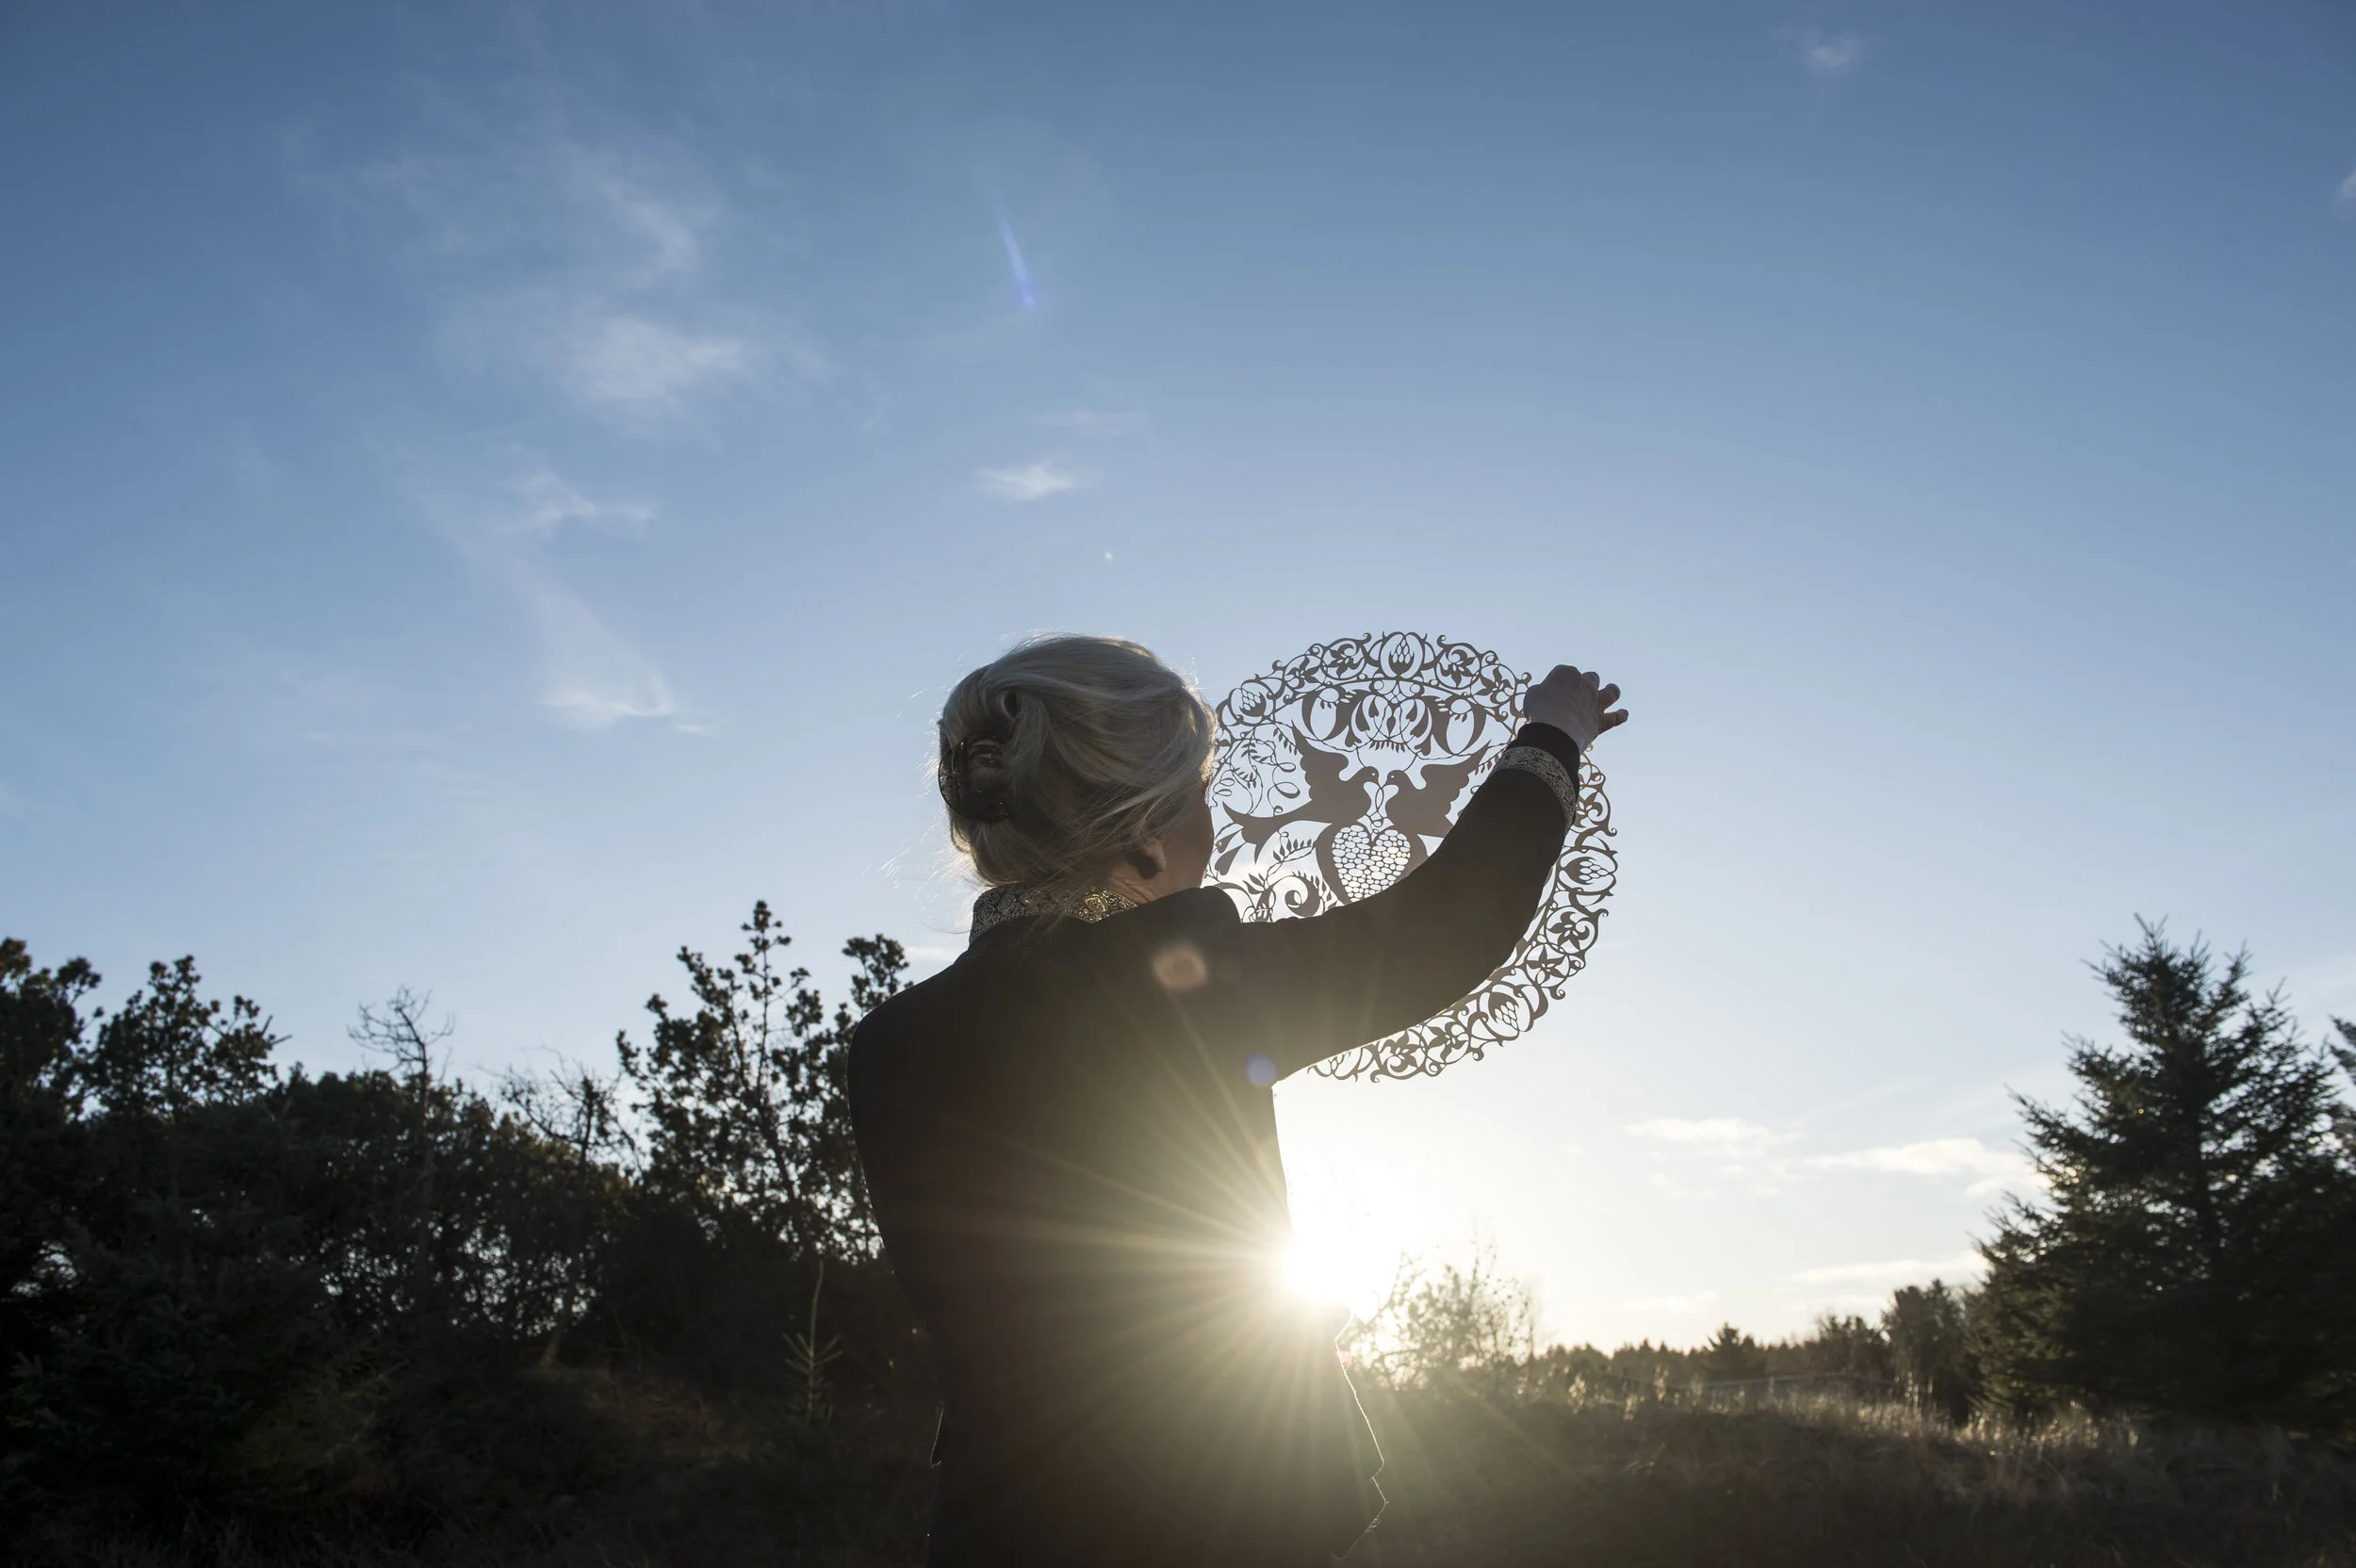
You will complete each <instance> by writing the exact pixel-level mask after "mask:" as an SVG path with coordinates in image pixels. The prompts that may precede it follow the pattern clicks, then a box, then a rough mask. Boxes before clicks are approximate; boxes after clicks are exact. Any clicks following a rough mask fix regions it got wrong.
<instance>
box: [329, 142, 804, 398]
mask: <svg viewBox="0 0 2356 1568" xmlns="http://www.w3.org/2000/svg"><path fill="white" fill-rule="evenodd" d="M290 161H291V163H292V165H293V168H294V172H295V177H296V179H297V181H298V183H299V184H301V185H302V186H303V188H305V189H306V190H308V191H310V192H311V193H313V194H314V196H315V197H317V198H318V199H319V201H320V202H321V203H322V204H324V205H325V206H326V207H328V208H329V210H331V211H332V212H333V213H335V215H336V216H337V217H338V218H339V219H340V220H341V221H344V222H346V223H347V224H350V225H352V226H354V227H356V228H357V229H358V231H359V232H360V235H361V237H363V238H364V239H365V240H367V241H368V242H371V243H373V244H375V245H376V246H377V247H378V248H379V249H380V250H381V251H383V252H384V253H385V254H387V255H388V256H390V257H391V258H392V259H393V260H394V261H395V262H396V263H397V264H398V265H400V266H401V267H402V268H403V269H404V270H406V271H407V272H408V273H409V274H410V276H411V277H412V278H413V279H414V280H415V282H416V283H417V286H418V287H419V288H420V290H421V291H422V292H423V293H424V294H425V296H426V298H427V301H428V303H429V307H430V308H431V310H432V312H433V315H434V322H435V327H434V342H435V345H436V347H437V348H438V349H439V350H440V351H441V352H442V354H443V356H444V358H445V360H446V362H447V363H449V364H450V365H451V366H453V367H454V368H458V369H460V370H463V371H465V372H466V373H469V374H480V375H485V376H493V377H499V378H504V379H511V380H519V381H521V382H524V383H528V384H537V385H539V386H542V387H545V388H548V389H552V390H554V391H555V392H557V393H559V394H561V395H562V396H564V398H565V399H567V400H570V401H571V402H572V403H573V404H574V405H575V406H577V407H579V408H580V409H581V410H583V411H586V412H589V413H592V414H595V415H597V416H598V417H601V418H603V419H605V420H607V421H608V422H617V423H623V424H635V425H662V424H663V423H665V422H667V421H670V420H672V419H674V418H676V417H678V416H679V414H681V413H682V412H684V411H685V410H686V409H687V408H688V407H689V405H690V404H691V403H692V402H694V401H695V400H699V399H701V398H704V397H706V396H708V395H710V394H712V393H715V392H719V391H722V390H724V389H726V388H728V387H729V386H732V385H744V384H755V383H761V382H765V381H777V380H779V379H782V380H783V381H785V382H790V383H795V384H810V383H816V382H823V381H825V380H826V378H827V376H828V375H829V373H830V367H829V364H828V361H827V358H826V355H825V354H824V353H823V352H822V351H819V350H818V348H817V347H816V345H815V344H814V343H812V342H811V340H810V338H809V336H808V335H807V334H805V333H804V332H802V331H801V330H800V329H799V328H797V327H795V326H794V325H793V324H792V323H790V322H788V321H786V320H784V319H781V318H780V317H779V316H778V314H777V312H776V311H775V310H770V309H755V308H751V307H748V306H746V305H744V304H743V303H740V302H732V301H730V300H728V299H727V298H725V297H723V296H722V294H721V293H720V292H719V290H718V289H717V288H716V287H715V286H714V283H713V280H712V275H711V271H712V270H711V267H710V265H709V261H710V256H711V254H712V251H713V248H714V246H715V244H716V243H717V242H718V241H719V240H720V239H722V238H723V237H726V236H728V234H729V233H730V232H731V231H732V230H734V229H735V228H738V227H740V226H742V225H741V220H740V218H739V215H738V213H737V210H736V208H735V206H734V205H733V204H731V203H730V202H729V201H728V200H727V198H726V196H725V194H724V193H723V192H722V190H721V189H720V188H719V185H718V184H717V182H715V181H714V180H712V178H710V177H709V176H708V175H707V174H706V172H705V171H704V170H703V168H702V167H701V166H700V165H699V164H697V163H696V162H695V160H694V159H693V158H691V157H689V156H688V155H686V154H684V153H683V152H682V151H680V150H679V148H677V147H676V146H673V145H669V144H667V143H664V142H663V141H660V140H658V139H651V138H647V137H645V136H621V135H615V136H613V137H610V138H608V139H605V140H603V141H599V140H596V139H590V138H587V137H585V136H581V135H577V134H575V133H573V132H571V131H570V130H555V129H550V128H548V127H545V126H535V125H532V124H520V125H517V124H509V125H500V126H488V125H482V124H474V123H457V122H450V121H448V120H444V121H441V122H435V123H434V124H432V125H430V126H426V127H421V128H420V129H418V130H417V132H415V133H414V134H413V135H412V136H411V137H410V138H409V139H408V140H407V142H406V144H404V145H402V146H401V147H400V148H399V149H398V150H397V151H394V152H391V153H389V154H384V155H378V156H376V157H373V158H364V159H357V160H349V161H343V162H338V161H335V160H333V159H329V158H326V157H323V156H320V155H317V154H316V153H315V152H313V151H312V150H310V149H308V148H304V147H299V148H297V149H295V150H294V151H293V152H292V153H291V154H290Z"/></svg>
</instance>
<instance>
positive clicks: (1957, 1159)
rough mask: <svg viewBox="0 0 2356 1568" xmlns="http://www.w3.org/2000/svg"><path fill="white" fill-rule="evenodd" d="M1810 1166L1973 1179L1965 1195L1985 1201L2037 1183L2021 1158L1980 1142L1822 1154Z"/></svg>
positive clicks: (1959, 1140)
mask: <svg viewBox="0 0 2356 1568" xmlns="http://www.w3.org/2000/svg"><path fill="white" fill-rule="evenodd" d="M1808 1164H1810V1165H1812V1166H1814V1167H1816V1168H1818V1169H1820V1170H1874V1171H1888V1172H1890V1173H1893V1174H1898V1175H1905V1176H1933V1177H1940V1176H1944V1177H1954V1176H1969V1177H1971V1178H1972V1184H1971V1185H1969V1186H1967V1187H1965V1188H1964V1191H1965V1192H1966V1193H1967V1194H1969V1195H1970V1196H1972V1197H1974V1198H1978V1197H1985V1196H1987V1195H1988V1194H1991V1193H1997V1192H2001V1191H2003V1190H2004V1188H2006V1187H2007V1186H2011V1185H2013V1184H2026V1183H2029V1182H2033V1181H2034V1180H2035V1179H2036V1171H2035V1169H2034V1168H2032V1167H2031V1166H2030V1164H2029V1162H2028V1161H2027V1160H2026V1159H2025V1158H2023V1157H2022V1156H2021V1154H2019V1153H2017V1152H2014V1151H2012V1150H2008V1149H1990V1148H1988V1146H1987V1145H1986V1144H1984V1143H1982V1142H1981V1141H1980V1140H1979V1139H1977V1138H1930V1139H1926V1140H1925V1141H1923V1142H1921V1143H1902V1144H1893V1145H1890V1146H1889V1147H1886V1148H1881V1149H1860V1150H1857V1151H1855V1152H1851V1153H1846V1154H1819V1155H1817V1156H1815V1157H1814V1158H1812V1159H1810V1160H1809V1161H1808Z"/></svg>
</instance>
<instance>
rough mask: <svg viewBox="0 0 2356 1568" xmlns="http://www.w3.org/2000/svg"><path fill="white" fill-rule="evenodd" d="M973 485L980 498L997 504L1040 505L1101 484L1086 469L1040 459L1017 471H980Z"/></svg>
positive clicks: (1049, 459)
mask: <svg viewBox="0 0 2356 1568" xmlns="http://www.w3.org/2000/svg"><path fill="white" fill-rule="evenodd" d="M973 482H974V484H975V486H976V487H977V488H978V489H980V491H981V492H982V494H984V495H986V496H995V497H997V498H999V499H1001V500H1009V501H1042V500H1045V499H1046V498H1048V497H1050V496H1060V495H1063V494H1065V493H1067V492H1069V491H1072V490H1092V489H1094V488H1095V487H1096V486H1097V484H1098V483H1099V482H1101V480H1100V477H1099V476H1098V475H1097V474H1095V473H1093V472H1091V471H1090V470H1088V469H1086V468H1073V467H1071V466H1067V465H1065V464H1062V463H1058V462H1056V461H1055V460H1054V459H1053V458H1042V459H1041V460H1040V461H1039V462H1037V463H1026V464H1024V465H1023V466H1022V467H1020V468H984V469H983V470H982V471H981V472H980V473H978V474H976V475H974V476H973Z"/></svg>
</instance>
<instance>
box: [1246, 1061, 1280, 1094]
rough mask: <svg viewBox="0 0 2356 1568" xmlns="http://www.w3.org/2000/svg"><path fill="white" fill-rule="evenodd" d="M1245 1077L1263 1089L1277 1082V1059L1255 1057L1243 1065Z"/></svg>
mask: <svg viewBox="0 0 2356 1568" xmlns="http://www.w3.org/2000/svg"><path fill="white" fill-rule="evenodd" d="M1243 1075H1244V1076H1245V1077H1247V1078H1249V1079H1251V1080H1252V1082H1253V1083H1255V1084H1257V1085H1259V1086H1261V1087H1262V1088H1266V1087H1268V1086H1269V1085H1270V1084H1273V1083H1274V1082H1276V1062H1275V1059H1274V1058H1273V1057H1269V1056H1254V1057H1252V1060H1250V1061H1248V1062H1246V1063H1244V1064H1243Z"/></svg>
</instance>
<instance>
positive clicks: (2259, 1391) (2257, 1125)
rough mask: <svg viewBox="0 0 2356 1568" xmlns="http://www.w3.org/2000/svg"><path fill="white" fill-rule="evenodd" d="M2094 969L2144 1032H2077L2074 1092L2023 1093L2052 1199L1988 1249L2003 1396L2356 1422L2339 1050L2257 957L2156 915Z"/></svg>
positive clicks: (2004, 1229)
mask: <svg viewBox="0 0 2356 1568" xmlns="http://www.w3.org/2000/svg"><path fill="white" fill-rule="evenodd" d="M2095 967H2096V972H2097V973H2099V974H2100V975H2101V977H2102V981H2103V983H2104V984H2105V985H2107V986H2108V987H2109V988H2110V989H2111V991H2112V993H2113V994H2114V995H2115V996H2116V997H2117V998H2118V1001H2119V1021H2120V1023H2121V1025H2122V1026H2123V1027H2124V1029H2125V1031H2126V1034H2127V1037H2128V1040H2129V1042H2130V1043H2129V1044H2128V1045H2127V1046H2126V1047H2124V1048H2122V1049H2116V1050H2115V1049H2110V1048H2106V1047H2102V1046H2097V1045H2095V1044H2093V1043H2091V1042H2089V1041H2085V1040H2079V1041H2074V1042H2073V1045H2074V1049H2073V1050H2072V1052H2071V1054H2070V1071H2071V1072H2072V1073H2073V1074H2074V1075H2075V1076H2076V1077H2077V1079H2078V1080H2079V1082H2080V1084H2081V1085H2082V1086H2083V1087H2082V1090H2081V1093H2080V1095H2079V1097H2078V1099H2077V1102H2076V1103H2075V1104H2074V1105H2072V1106H2070V1107H2064V1108H2055V1107H2053V1106H2048V1105H2043V1104H2039V1103H2036V1102H2034V1101H2030V1100H2027V1099H2022V1100H2021V1102H2020V1103H2021V1111H2022V1114H2023V1116H2024V1118H2025V1119H2026V1120H2027V1122H2028V1129H2029V1142H2030V1145H2031V1148H2032V1150H2033V1152H2034V1154H2035V1157H2036V1162H2037V1171H2038V1173H2039V1175H2040V1176H2041V1177H2042V1178H2043V1179H2044V1181H2045V1183H2046V1184H2047V1186H2048V1189H2049V1196H2048V1198H2047V1200H2046V1201H2043V1202H2041V1203H2040V1202H2027V1201H2015V1203H2014V1204H2013V1206H2012V1208H2011V1210H2010V1211H2009V1212H2008V1213H2006V1214H2004V1215H2003V1216H2002V1217H2000V1219H1999V1221H1998V1229H1997V1232H1996V1234H1995V1236H1994V1237H1993V1238H1992V1239H1990V1240H1989V1241H1988V1242H1986V1243H1984V1244H1983V1245H1982V1249H1981V1250H1982V1251H1983V1252H1984V1253H1985V1254H1986V1256H1987V1258H1988V1266H1989V1275H1988V1285H1987V1289H1986V1292H1985V1295H1984V1298H1983V1300H1982V1302H1981V1307H1982V1310H1981V1311H1980V1312H1978V1313H1975V1317H1976V1319H1977V1324H1976V1329H1975V1332H1976V1336H1977V1338H1978V1339H1979V1341H1980V1348H1981V1352H1982V1364H1981V1372H1982V1376H1983V1379H1984V1380H1985V1387H1986V1390H1987V1393H1988V1396H1989V1397H1992V1398H1993V1399H1994V1400H1995V1401H1996V1402H1998V1403H2000V1404H2003V1405H2005V1406H2009V1407H2011V1408H2013V1409H2016V1410H2033V1409H2037V1408H2039V1407H2041V1406H2046V1405H2050V1404H2052V1403H2053V1402H2055V1401H2057V1400H2061V1399H2077V1400H2081V1401H2083V1402H2085V1403H2086V1404H2088V1405H2090V1406H2093V1407H2095V1408H2097V1409H2112V1410H2124V1411H2134V1412H2145V1413H2185V1414H2198V1415H2202V1416H2208V1417H2213V1418H2245V1419H2270V1420H2280V1421H2284V1422H2287V1423H2290V1424H2293V1425H2299V1426H2308V1427H2344V1426H2346V1425H2347V1424H2348V1422H2349V1420H2350V1419H2351V1417H2356V1246H2351V1243H2356V1171H2351V1168H2350V1163H2349V1160H2348V1152H2347V1150H2346V1148H2345V1146H2344V1145H2343V1143H2342V1142H2341V1140H2340V1139H2339V1138H2338V1137H2336V1136H2335V1135H2334V1130H2335V1129H2334V1124H2335V1121H2336V1120H2337V1119H2339V1118H2341V1117H2342V1116H2344V1114H2345V1108H2344V1106H2343V1104H2342V1103H2341V1102H2340V1100H2339V1098H2338V1096H2337V1094H2336V1093H2335V1092H2334V1086H2333V1083H2332V1079H2331V1063H2330V1061H2329V1060H2328V1058H2327V1057H2326V1056H2325V1054H2323V1053H2322V1052H2320V1051H2318V1050H2316V1049H2315V1048H2314V1047H2312V1046H2310V1045H2308V1044H2306V1043H2304V1042H2302V1041H2301V1040H2300V1038H2299V1033H2298V1027H2297V1024H2296V1023H2295V1021H2293V1020H2292V1018H2291V1017H2290V1014H2289V1012H2288V1010H2287V1008H2286V1007H2285V1005H2284V1004H2283V1002H2282V998H2281V996H2280V995H2279V994H2275V995H2268V996H2266V997H2263V998H2258V999H2254V1000H2253V999H2252V997H2251V996H2250V989H2249V986H2248V975H2249V968H2250V965H2249V958H2248V956H2247V955H2246V954H2241V955H2236V956H2233V957H2232V958H2229V959H2227V960H2225V961H2224V963H2223V964H2222V965H2221V966H2220V965H2219V964H2217V963H2216V962H2215V961H2213V959H2212V957H2211V955H2210V953H2209V951H2208V949H2207V948H2206V947H2205V946H2203V945H2202V944H2201V943H2199V942H2197V941H2196V942H2195V943H2194V944H2193V945H2192V946H2190V947H2188V948H2177V947H2174V946H2172V945H2170V944H2169V943H2168V941H2167V940H2166V939H2165V935H2164V933H2163V932H2162V931H2161V930H2160V929H2159V928H2158V927H2155V926H2152V925H2150V924H2146V925H2144V926H2143V936H2142V940H2141V941H2140V942H2138V943H2137V944H2135V946H2133V947H2129V948H2121V949H2111V950H2108V951H2106V953H2105V956H2104V958H2103V961H2102V963H2100V964H2098V965H2097V966H2095Z"/></svg>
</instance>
